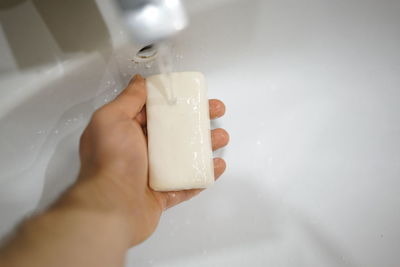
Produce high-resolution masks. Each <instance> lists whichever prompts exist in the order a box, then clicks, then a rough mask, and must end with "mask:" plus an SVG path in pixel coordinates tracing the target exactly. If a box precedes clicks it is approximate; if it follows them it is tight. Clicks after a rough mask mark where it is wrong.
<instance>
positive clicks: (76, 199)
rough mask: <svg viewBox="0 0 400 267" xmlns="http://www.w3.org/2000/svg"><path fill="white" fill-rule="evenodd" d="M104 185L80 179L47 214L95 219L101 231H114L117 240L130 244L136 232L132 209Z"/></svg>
mask: <svg viewBox="0 0 400 267" xmlns="http://www.w3.org/2000/svg"><path fill="white" fill-rule="evenodd" d="M102 187H103V186H102V185H101V184H99V183H98V181H97V180H96V179H87V180H83V181H82V180H79V181H78V182H77V183H76V184H75V185H74V186H72V187H71V188H70V189H69V190H68V191H67V192H66V193H65V194H64V195H63V196H62V197H61V198H60V199H59V200H58V201H57V202H56V203H55V205H54V206H53V207H51V209H49V211H48V212H47V213H46V214H48V215H49V216H52V215H55V214H63V215H65V216H66V217H67V216H68V218H71V217H75V218H77V219H78V218H79V219H80V220H82V221H83V220H84V221H87V222H88V223H89V222H91V223H93V225H97V227H98V228H100V229H99V230H100V231H101V232H103V231H112V232H113V235H115V237H116V238H117V240H116V241H119V242H120V243H121V244H124V246H126V248H129V247H130V246H131V243H132V236H134V235H133V228H132V227H131V223H130V222H129V211H128V209H127V208H126V207H123V205H121V203H122V202H123V201H122V200H121V199H119V197H118V196H117V194H114V193H113V190H111V189H110V188H108V190H103V189H102Z"/></svg>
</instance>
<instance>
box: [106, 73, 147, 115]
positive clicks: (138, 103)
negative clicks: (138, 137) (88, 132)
mask: <svg viewBox="0 0 400 267" xmlns="http://www.w3.org/2000/svg"><path fill="white" fill-rule="evenodd" d="M146 98H147V91H146V80H145V79H144V78H143V77H142V76H140V75H138V74H137V75H135V76H134V77H133V79H132V80H131V81H130V82H129V85H128V87H126V88H125V90H123V91H122V92H121V93H120V94H119V95H118V96H117V97H116V98H115V99H114V100H113V101H112V102H110V104H109V105H110V106H113V107H114V108H118V109H120V110H122V111H123V112H124V113H126V114H127V115H128V116H129V117H131V118H134V117H136V115H137V114H138V113H139V112H140V111H141V110H142V108H143V106H144V105H145V103H146Z"/></svg>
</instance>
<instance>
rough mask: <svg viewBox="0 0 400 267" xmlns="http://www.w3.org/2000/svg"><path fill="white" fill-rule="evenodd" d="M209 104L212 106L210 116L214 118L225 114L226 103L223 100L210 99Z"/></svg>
mask: <svg viewBox="0 0 400 267" xmlns="http://www.w3.org/2000/svg"><path fill="white" fill-rule="evenodd" d="M209 106H210V118H211V119H212V120H213V119H216V118H219V117H222V116H224V114H225V104H224V103H223V102H222V101H221V100H218V99H210V101H209Z"/></svg>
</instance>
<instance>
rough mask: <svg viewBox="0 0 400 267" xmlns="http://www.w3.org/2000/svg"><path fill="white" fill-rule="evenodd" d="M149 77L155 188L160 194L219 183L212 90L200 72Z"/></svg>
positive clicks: (149, 128)
mask: <svg viewBox="0 0 400 267" xmlns="http://www.w3.org/2000/svg"><path fill="white" fill-rule="evenodd" d="M169 77H171V87H172V88H173V95H174V97H175V102H173V101H171V98H170V96H171V92H170V90H169V85H168V84H169V83H168V82H167V81H168V79H167V77H166V76H165V75H155V76H151V77H149V78H147V95H148V97H147V104H146V112H147V135H148V149H149V170H150V187H151V188H152V189H154V190H156V191H176V190H184V189H194V188H206V187H207V186H209V185H211V184H213V183H214V167H213V160H212V147H211V133H210V112H209V107H208V97H207V87H206V84H205V79H204V76H203V74H201V73H198V72H183V73H172V74H170V75H169Z"/></svg>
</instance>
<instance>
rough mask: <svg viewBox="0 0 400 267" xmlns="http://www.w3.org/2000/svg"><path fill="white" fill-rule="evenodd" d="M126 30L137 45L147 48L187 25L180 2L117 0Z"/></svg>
mask: <svg viewBox="0 0 400 267" xmlns="http://www.w3.org/2000/svg"><path fill="white" fill-rule="evenodd" d="M117 6H118V8H119V10H120V12H121V14H122V20H123V22H124V24H125V25H126V28H127V30H128V32H129V34H130V36H131V38H132V39H133V40H134V42H135V43H136V44H138V45H142V46H148V45H151V44H154V43H158V42H160V41H163V40H165V39H169V38H170V37H172V36H174V35H176V34H177V33H179V32H180V31H181V30H183V29H185V28H186V26H187V24H188V19H187V15H186V11H185V9H184V7H183V4H182V1H181V0H117Z"/></svg>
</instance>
